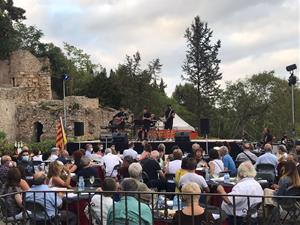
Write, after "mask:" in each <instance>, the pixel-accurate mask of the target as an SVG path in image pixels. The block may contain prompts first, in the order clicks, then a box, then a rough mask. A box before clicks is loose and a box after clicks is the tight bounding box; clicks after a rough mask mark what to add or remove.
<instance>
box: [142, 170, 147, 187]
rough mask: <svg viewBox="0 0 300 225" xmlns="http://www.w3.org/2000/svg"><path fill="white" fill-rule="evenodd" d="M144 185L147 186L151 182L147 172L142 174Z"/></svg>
mask: <svg viewBox="0 0 300 225" xmlns="http://www.w3.org/2000/svg"><path fill="white" fill-rule="evenodd" d="M142 179H143V183H145V184H147V183H148V182H149V175H148V173H146V172H145V171H143V172H142Z"/></svg>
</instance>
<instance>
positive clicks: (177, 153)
mask: <svg viewBox="0 0 300 225" xmlns="http://www.w3.org/2000/svg"><path fill="white" fill-rule="evenodd" d="M182 155H183V154H182V151H181V149H174V150H173V161H171V162H169V163H168V165H167V169H166V172H167V173H169V174H175V173H176V171H177V170H179V169H180V168H181V162H182Z"/></svg>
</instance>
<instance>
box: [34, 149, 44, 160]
mask: <svg viewBox="0 0 300 225" xmlns="http://www.w3.org/2000/svg"><path fill="white" fill-rule="evenodd" d="M32 153H33V157H32V161H37V162H43V156H42V154H41V151H40V150H38V149H37V148H35V149H33V150H32Z"/></svg>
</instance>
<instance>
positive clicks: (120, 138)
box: [112, 133, 128, 144]
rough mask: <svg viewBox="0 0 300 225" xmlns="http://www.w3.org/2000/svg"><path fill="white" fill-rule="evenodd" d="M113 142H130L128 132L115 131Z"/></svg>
mask: <svg viewBox="0 0 300 225" xmlns="http://www.w3.org/2000/svg"><path fill="white" fill-rule="evenodd" d="M112 140H113V144H126V143H128V137H127V134H126V133H113V135H112Z"/></svg>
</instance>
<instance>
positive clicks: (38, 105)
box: [0, 50, 116, 141]
mask: <svg viewBox="0 0 300 225" xmlns="http://www.w3.org/2000/svg"><path fill="white" fill-rule="evenodd" d="M65 102H66V109H67V131H66V132H67V134H68V136H70V137H73V134H74V132H73V129H74V122H75V121H76V122H84V130H85V135H84V137H82V139H83V140H87V139H98V138H99V136H100V133H101V127H103V126H107V125H108V122H109V121H110V120H111V119H112V117H113V115H114V114H115V113H116V110H114V109H110V108H103V107H99V101H98V99H90V98H86V97H82V96H68V97H66V99H65ZM63 113H64V110H63V101H62V100H52V91H51V71H50V63H49V60H48V59H47V58H36V57H35V56H33V55H32V54H31V53H30V52H28V51H23V50H19V51H16V52H14V53H12V55H11V56H10V58H9V59H8V60H3V61H0V121H1V122H0V131H4V132H5V133H6V134H7V138H8V140H10V141H15V140H18V141H20V140H22V141H36V139H37V136H39V135H37V134H36V133H37V131H38V130H39V128H38V127H42V131H43V134H42V135H41V140H43V139H55V138H56V123H57V121H58V120H59V118H60V117H63Z"/></svg>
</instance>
